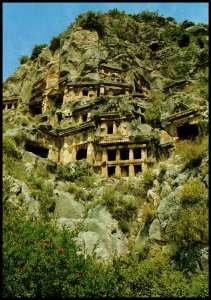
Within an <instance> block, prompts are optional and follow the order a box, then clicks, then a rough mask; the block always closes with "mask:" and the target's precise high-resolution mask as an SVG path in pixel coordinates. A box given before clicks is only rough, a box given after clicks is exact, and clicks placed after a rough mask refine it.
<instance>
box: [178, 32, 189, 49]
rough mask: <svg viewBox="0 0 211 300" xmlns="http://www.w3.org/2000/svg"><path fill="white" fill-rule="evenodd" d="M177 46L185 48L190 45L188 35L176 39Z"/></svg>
mask: <svg viewBox="0 0 211 300" xmlns="http://www.w3.org/2000/svg"><path fill="white" fill-rule="evenodd" d="M177 43H178V46H179V47H180V48H182V47H187V46H189V44H190V35H189V34H188V33H182V34H181V35H180V36H179V37H178V39H177Z"/></svg>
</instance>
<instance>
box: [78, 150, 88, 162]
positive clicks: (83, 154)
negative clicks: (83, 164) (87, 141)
mask: <svg viewBox="0 0 211 300" xmlns="http://www.w3.org/2000/svg"><path fill="white" fill-rule="evenodd" d="M86 158H87V149H86V148H82V149H79V150H78V151H77V154H76V160H81V159H86Z"/></svg>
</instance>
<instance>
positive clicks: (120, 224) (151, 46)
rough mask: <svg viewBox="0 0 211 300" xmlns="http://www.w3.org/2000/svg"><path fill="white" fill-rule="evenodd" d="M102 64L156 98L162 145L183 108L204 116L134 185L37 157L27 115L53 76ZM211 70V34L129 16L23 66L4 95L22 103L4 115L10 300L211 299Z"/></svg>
mask: <svg viewBox="0 0 211 300" xmlns="http://www.w3.org/2000/svg"><path fill="white" fill-rule="evenodd" d="M81 32H82V33H81ZM84 32H85V33H84ZM88 33H90V40H92V41H93V45H92V43H90V42H89V43H90V44H88V45H86V47H85V48H84V44H83V43H85V42H86V41H85V39H84V37H86V36H87V34H88ZM90 40H89V41H90ZM71 47H72V48H71ZM74 47H75V48H74ZM92 47H93V48H92ZM76 50H77V51H76ZM97 51H98V52H97ZM90 53H91V54H90ZM54 55H55V57H54ZM58 55H61V57H60V62H59V65H56V64H57V62H58V61H59V59H58ZM52 57H53V60H52V61H51V59H52ZM90 57H91V58H90ZM95 60H96V62H97V63H96V65H98V63H99V62H103V61H104V60H106V61H107V60H112V61H113V62H116V63H118V64H119V65H121V66H122V67H123V69H124V70H125V71H126V73H127V76H128V77H127V79H128V81H129V82H130V83H131V84H132V86H133V88H134V90H136V91H139V89H140V87H141V86H142V84H143V83H144V84H145V85H146V86H148V87H149V95H148V96H147V97H146V98H147V99H148V100H149V101H148V102H149V105H148V106H147V107H146V110H145V114H144V118H145V121H147V123H149V124H150V125H151V126H152V129H153V130H154V133H155V135H156V130H157V129H159V130H162V129H163V119H164V118H165V117H166V116H169V115H171V113H174V111H175V107H177V106H178V107H179V105H181V104H182V105H183V106H187V107H202V108H203V109H204V110H203V112H202V113H203V114H204V115H203V118H204V132H202V133H203V134H201V136H200V137H198V139H193V140H191V139H190V140H182V141H181V140H180V141H177V142H176V143H175V145H174V147H172V150H171V151H170V152H169V158H167V157H165V158H164V159H162V156H161V158H160V161H157V163H155V164H154V165H153V166H152V167H150V168H148V169H147V170H146V171H145V172H142V173H138V174H137V175H136V176H134V177H133V178H127V177H122V178H118V177H116V176H111V177H110V178H100V177H99V176H97V175H94V174H92V173H91V172H90V166H89V164H88V163H87V162H86V161H78V162H76V163H72V164H71V163H70V164H68V165H66V166H65V165H61V164H58V163H54V162H52V161H49V160H48V159H45V158H41V157H39V156H37V155H35V154H33V153H30V152H27V151H25V148H24V146H25V143H26V141H27V138H28V135H29V132H30V131H32V132H33V130H34V127H33V126H34V124H35V125H37V124H39V123H40V122H41V120H40V119H39V116H38V118H37V119H36V118H34V119H33V118H28V117H27V116H25V111H26V105H28V101H29V98H30V96H31V94H30V93H31V89H32V86H33V84H34V83H35V82H38V83H39V80H40V79H42V77H43V76H45V74H46V73H45V71H46V66H50V67H49V68H50V73H49V74H50V75H52V74H54V70H55V69H56V68H57V67H58V69H59V70H60V76H61V79H63V77H65V76H69V80H70V81H71V80H72V81H74V80H76V79H77V80H78V78H80V80H81V79H82V78H83V76H85V75H87V74H88V75H89V74H90V73H91V72H92V71H93V69H95ZM49 62H50V63H49ZM207 66H208V27H207V25H205V24H194V23H193V22H190V21H188V20H186V21H184V22H183V23H181V24H178V23H177V22H176V21H175V20H174V19H173V18H172V17H168V18H164V17H163V16H159V14H158V12H148V11H145V12H142V13H138V14H135V15H128V14H126V13H125V12H124V11H123V12H119V11H118V10H117V9H113V10H110V11H109V12H108V13H105V14H103V13H101V12H92V11H90V12H87V13H85V14H83V15H80V16H79V17H78V18H77V19H76V21H75V22H74V23H73V24H71V25H70V27H69V28H68V29H67V30H66V31H65V32H64V33H62V34H60V35H59V36H58V37H53V38H52V40H51V42H50V46H49V47H48V46H47V45H46V44H44V45H35V46H34V48H33V49H32V54H31V57H30V59H29V58H28V57H26V56H22V57H21V58H20V67H19V68H18V69H17V71H16V72H15V74H13V75H12V76H10V77H9V78H8V80H7V81H6V82H5V84H4V93H5V95H6V96H8V95H9V96H11V95H13V96H14V95H21V99H22V100H21V101H22V102H21V103H20V106H19V108H18V110H17V112H15V113H14V112H13V111H12V110H11V111H9V110H8V111H7V112H5V114H4V128H3V134H4V136H3V175H4V178H3V265H2V267H3V296H4V297H28V298H30V297H66V298H68V297H149V298H150V297H207V296H208V268H207V264H208V258H207V248H208V186H209V184H208V138H207V128H206V126H207V123H206V122H207V115H206V109H207V103H208V102H207V99H208V70H207ZM51 72H52V73H51ZM43 74H44V75H43ZM64 74H65V76H63V75H64ZM49 77H50V76H49ZM122 99H123V98H122ZM112 101H113V102H114V100H112ZM131 101H132V100H131ZM133 101H135V100H133ZM122 106H123V108H124V109H125V110H127V109H133V107H132V106H131V107H130V106H129V104H128V103H125V102H124V99H123V100H122ZM100 109H102V107H101V108H99V110H100ZM55 111H56V108H55ZM55 111H54V112H53V113H54V114H55ZM42 117H43V118H45V116H42ZM135 121H136V120H133V121H132V125H133V126H134V127H135V129H137V130H138V125H137V124H136V122H135ZM45 125H46V124H45ZM45 125H44V126H45ZM141 130H143V129H142V128H141ZM34 132H35V131H34ZM41 142H42V141H41ZM61 228H62V230H61ZM86 234H87V235H86ZM81 241H82V242H81ZM100 255H102V256H100ZM103 255H104V256H103ZM99 257H100V258H101V259H99ZM102 257H103V258H106V259H105V261H103V259H102Z"/></svg>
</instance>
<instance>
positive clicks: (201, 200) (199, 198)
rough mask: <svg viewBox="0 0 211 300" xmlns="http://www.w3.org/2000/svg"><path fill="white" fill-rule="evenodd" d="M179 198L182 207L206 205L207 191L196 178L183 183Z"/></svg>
mask: <svg viewBox="0 0 211 300" xmlns="http://www.w3.org/2000/svg"><path fill="white" fill-rule="evenodd" d="M179 196H180V199H181V203H182V205H183V206H184V207H187V206H189V205H195V204H198V205H201V204H207V203H208V190H207V188H206V186H205V184H204V183H203V182H202V181H201V180H199V179H198V178H194V179H192V180H191V181H189V182H187V183H185V184H184V186H183V188H182V191H181V192H180V193H179Z"/></svg>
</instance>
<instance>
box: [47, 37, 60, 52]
mask: <svg viewBox="0 0 211 300" xmlns="http://www.w3.org/2000/svg"><path fill="white" fill-rule="evenodd" d="M59 47H60V38H59V37H53V38H52V39H51V41H50V47H49V48H50V50H51V51H56V50H57V49H59Z"/></svg>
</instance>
